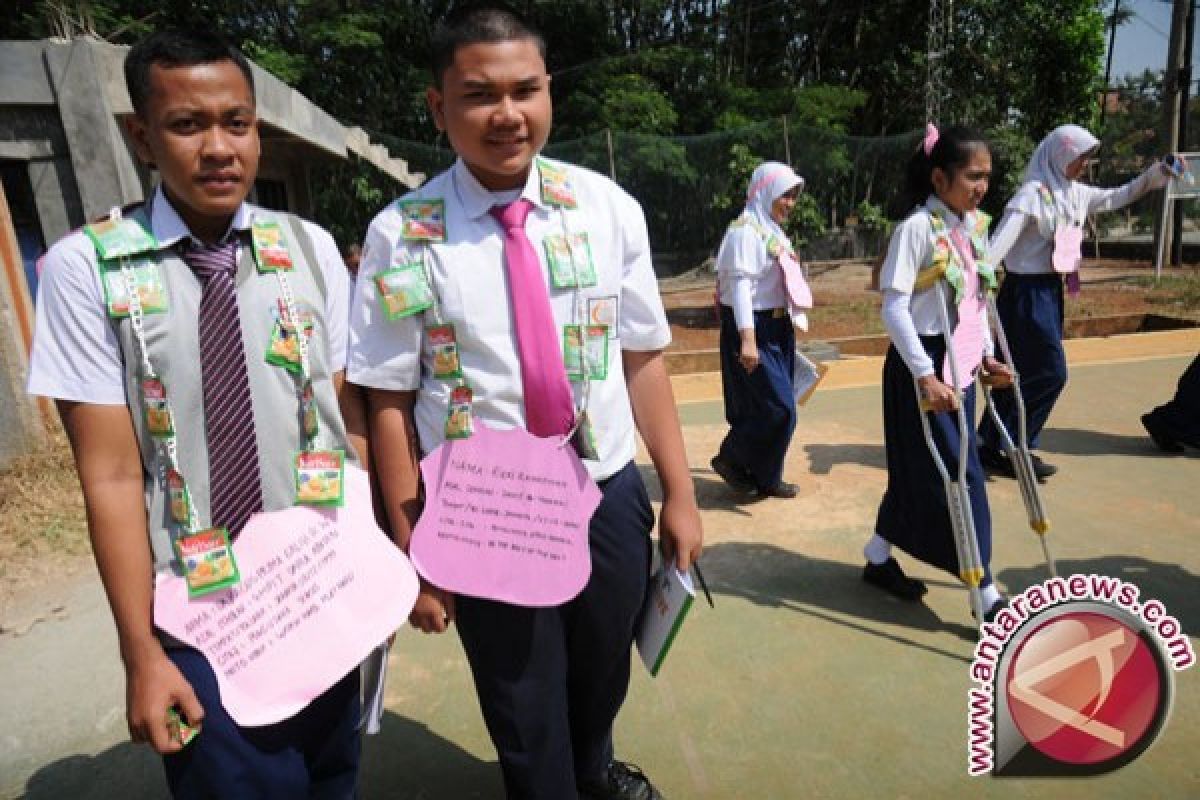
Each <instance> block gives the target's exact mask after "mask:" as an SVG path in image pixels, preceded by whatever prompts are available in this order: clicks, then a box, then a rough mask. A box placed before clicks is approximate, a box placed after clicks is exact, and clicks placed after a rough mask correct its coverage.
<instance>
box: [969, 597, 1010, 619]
mask: <svg viewBox="0 0 1200 800" xmlns="http://www.w3.org/2000/svg"><path fill="white" fill-rule="evenodd" d="M1006 608H1008V598H1007V597H1001V598H1000V599H999V600H997V601H996V602H994V603H992V607H991V608H989V609H988V610H987V611H985V612H983V621H984V622H986V623H988V624H991V623H993V622H995V621H996V616H997V615H998V614H999V613H1000V612H1001V611H1003V610H1004V609H1006ZM971 616H972V617H973V616H975V611H974V609H972V610H971Z"/></svg>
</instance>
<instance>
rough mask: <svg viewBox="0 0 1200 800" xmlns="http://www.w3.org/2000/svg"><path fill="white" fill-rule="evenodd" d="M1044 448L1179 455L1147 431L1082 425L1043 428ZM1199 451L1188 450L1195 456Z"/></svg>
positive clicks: (1083, 452)
mask: <svg viewBox="0 0 1200 800" xmlns="http://www.w3.org/2000/svg"><path fill="white" fill-rule="evenodd" d="M1041 445H1042V450H1043V451H1045V452H1047V453H1063V454H1064V455H1071V456H1099V455H1106V456H1108V455H1111V456H1146V457H1149V458H1179V457H1180V456H1178V455H1173V454H1171V453H1164V452H1163V451H1162V450H1159V449H1158V447H1157V446H1156V445H1155V444H1154V442H1153V441H1151V440H1150V437H1149V436H1147V435H1146V434H1145V433H1142V434H1135V435H1125V434H1119V433H1105V432H1104V431H1092V430H1083V429H1081V428H1047V429H1046V430H1044V431H1043V432H1042V439H1041ZM1198 452H1200V451H1196V450H1189V451H1188V453H1189V456H1184V457H1185V458H1187V457H1190V458H1193V459H1194V458H1195V457H1196V454H1197V453H1198Z"/></svg>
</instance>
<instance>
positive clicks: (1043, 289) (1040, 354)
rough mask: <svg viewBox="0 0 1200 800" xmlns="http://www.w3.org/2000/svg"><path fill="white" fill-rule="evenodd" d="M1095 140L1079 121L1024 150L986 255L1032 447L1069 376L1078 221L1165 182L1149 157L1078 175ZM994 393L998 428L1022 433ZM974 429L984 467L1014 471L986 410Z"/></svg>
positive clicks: (1041, 467)
mask: <svg viewBox="0 0 1200 800" xmlns="http://www.w3.org/2000/svg"><path fill="white" fill-rule="evenodd" d="M1099 146H1100V142H1099V140H1098V139H1096V137H1095V136H1093V135H1092V134H1091V133H1089V132H1088V131H1087V130H1085V129H1084V128H1081V127H1079V126H1078V125H1062V126H1060V127H1058V128H1055V129H1054V130H1053V131H1051V132H1050V134H1049V135H1048V136H1047V137H1046V138H1045V139H1043V140H1042V142H1041V144H1039V145H1038V147H1037V149H1036V150H1035V151H1034V153H1033V157H1032V158H1030V160H1029V166H1028V167H1027V168H1026V170H1025V175H1024V182H1023V183H1022V185H1021V188H1020V189H1018V190H1017V193H1016V195H1014V196H1013V199H1012V200H1010V201H1009V203H1008V207H1007V208H1006V209H1005V212H1004V218H1003V219H1002V220H1001V221H1000V225H999V226H998V227H997V228H996V230H995V232H994V233H993V234H992V238H991V242H990V244H989V248H988V249H989V251H990V252H991V254H992V260H993V263H995V264H999V263H1000V262H1001V260H1003V261H1004V267H1005V273H1006V274H1005V278H1004V282H1003V284H1002V285H1001V287H1000V292H999V294H998V295H997V298H996V305H997V307H998V309H999V312H1000V320H1001V322H1002V323H1003V325H1004V330H1005V333H1007V335H1008V342H1009V346H1010V347H1011V348H1012V356H1013V361H1014V362H1015V364H1014V366H1015V367H1016V370H1017V374H1018V375H1020V376H1021V395H1022V397H1023V398H1024V401H1025V413H1026V416H1027V419H1026V426H1027V428H1026V429H1027V433H1028V437H1029V441H1028V442H1027V444H1028V445H1029V447H1030V448H1036V447H1037V446H1038V439H1039V434H1041V431H1042V428H1043V427H1044V426H1045V424H1046V419H1047V418H1048V417H1049V416H1050V411H1051V410H1052V409H1053V408H1054V403H1055V401H1057V400H1058V396H1059V394H1060V393H1061V392H1062V390H1063V387H1064V386H1065V385H1066V383H1067V361H1066V356H1065V354H1064V352H1063V346H1062V337H1063V282H1064V279H1065V281H1066V284H1067V288H1068V290H1069V291H1070V292H1071V293H1072V295H1074V294H1075V293H1077V292H1078V291H1079V271H1078V270H1079V263H1080V261H1081V260H1082V258H1083V251H1082V242H1083V224H1084V220H1085V219H1086V218H1087V215H1088V214H1093V213H1095V212H1097V211H1114V210H1116V209H1118V208H1122V207H1124V206H1127V205H1129V204H1130V203H1132V202H1134V201H1135V200H1137V199H1138V198H1140V197H1141V196H1142V195H1144V194H1146V192H1148V191H1151V190H1154V189H1161V188H1162V187H1163V186H1165V185H1166V183H1167V180H1168V172H1167V171H1166V167H1164V166H1163V165H1162V164H1159V163H1155V164H1153V165H1151V166H1150V167H1149V168H1148V169H1147V170H1146V171H1145V172H1143V173H1142V174H1141V175H1139V176H1138V177H1137V178H1134V179H1133V180H1132V181H1130V182H1129V183H1127V184H1125V185H1124V186H1121V187H1120V188H1117V189H1100V188H1096V187H1094V186H1088V185H1087V184H1084V183H1080V182H1079V177H1080V175H1082V174H1083V171H1084V169H1085V168H1086V166H1087V162H1088V160H1089V159H1090V158H1091V157H1092V155H1093V154H1094V153H1095V151H1096V149H1097V148H1098V147H1099ZM994 400H995V404H996V410H997V411H998V412H999V414H1000V418H1001V420H1003V422H1004V426H1005V428H1007V429H1008V431H1009V433H1010V434H1011V435H1012V437H1013V438H1014V439H1015V438H1016V437H1017V435H1018V431H1019V428H1018V424H1017V404H1016V399H1015V397H1014V396H1013V395H1012V394H1011V393H1008V392H999V393H997V394H996V396H995V398H994ZM979 435H980V438H981V446H980V448H979V455H980V458H981V460H982V461H983V463H984V465H985V466H986V467H988V468H989V469H991V470H993V471H995V472H998V473H1000V474H1004V475H1008V476H1009V477H1013V474H1012V466H1011V464H1010V462H1009V460H1008V456H1007V455H1006V454H1005V453H1004V451H1003V449H1002V447H1001V444H1000V442H1001V437H1000V435H999V432H998V431H997V430H996V428H995V426H994V425H993V424H992V421H991V419H990V417H987V416H985V417H984V420H983V424H982V425H981V426H980V429H979ZM1032 459H1033V467H1034V471H1035V472H1036V473H1037V476H1038V478H1039V479H1040V480H1045V479H1046V478H1048V477H1049V476H1051V475H1053V474H1054V473H1055V472H1057V471H1058V468H1057V467H1055V466H1053V465H1051V464H1047V463H1046V462H1045V461H1043V460H1042V459H1041V458H1039V457H1038V456H1037V455H1036V454H1032Z"/></svg>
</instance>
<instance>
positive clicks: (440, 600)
mask: <svg viewBox="0 0 1200 800" xmlns="http://www.w3.org/2000/svg"><path fill="white" fill-rule="evenodd" d="M453 621H454V595H453V594H451V593H450V592H447V591H445V590H444V589H439V588H438V587H436V586H434V585H433V584H432V583H429V582H428V581H426V580H425V579H424V578H421V588H420V590H419V591H418V592H417V603H416V605H414V606H413V610H412V613H411V614H409V615H408V624H409V625H412V626H413V627H414V628H416V629H417V630H419V631H422V632H424V633H444V632H445V631H446V629H447V628H449V627H450V623H451V622H453Z"/></svg>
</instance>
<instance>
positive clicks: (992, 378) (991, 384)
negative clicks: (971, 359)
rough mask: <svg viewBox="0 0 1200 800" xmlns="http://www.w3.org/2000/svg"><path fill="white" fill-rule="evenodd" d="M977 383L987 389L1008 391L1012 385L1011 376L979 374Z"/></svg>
mask: <svg viewBox="0 0 1200 800" xmlns="http://www.w3.org/2000/svg"><path fill="white" fill-rule="evenodd" d="M979 382H980V383H982V384H983V385H984V386H986V387H988V388H989V389H1008V388H1010V387H1011V386H1012V385H1013V380H1012V375H1002V374H996V373H992V372H980V373H979Z"/></svg>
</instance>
